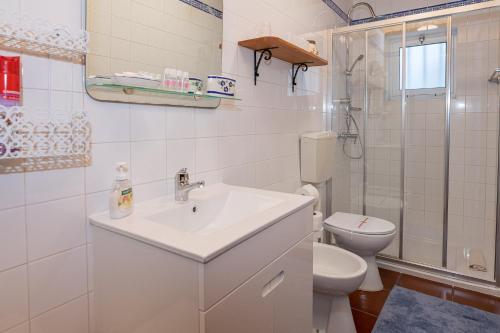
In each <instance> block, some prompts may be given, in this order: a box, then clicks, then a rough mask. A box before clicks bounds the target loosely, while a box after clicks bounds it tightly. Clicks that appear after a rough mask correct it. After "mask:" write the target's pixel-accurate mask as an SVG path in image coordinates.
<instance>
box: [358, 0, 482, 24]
mask: <svg viewBox="0 0 500 333" xmlns="http://www.w3.org/2000/svg"><path fill="white" fill-rule="evenodd" d="M487 1H492V0H461V1H454V2H448V3H443V4H441V5H434V6H429V7H422V8H415V9H409V10H404V11H400V12H395V13H389V14H384V15H380V16H377V18H375V19H371V18H366V19H360V20H354V21H352V25H355V24H363V23H368V22H373V21H381V20H387V19H391V18H396V17H403V16H409V15H415V14H422V13H427V12H434V11H436V10H441V9H449V8H454V7H461V6H466V5H472V4H476V3H481V2H487Z"/></svg>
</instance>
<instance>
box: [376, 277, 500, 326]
mask: <svg viewBox="0 0 500 333" xmlns="http://www.w3.org/2000/svg"><path fill="white" fill-rule="evenodd" d="M373 332H374V333H402V332H408V333H476V332H477V333H499V332H500V316H499V315H496V314H493V313H489V312H486V311H482V310H478V309H476V308H472V307H470V306H466V305H461V304H457V303H453V302H450V301H445V300H442V299H440V298H437V297H433V296H427V295H424V294H421V293H419V292H416V291H413V290H408V289H405V288H401V287H398V286H396V287H394V289H392V291H391V294H390V295H389V298H388V299H387V301H386V302H385V305H384V308H383V309H382V312H381V313H380V316H379V317H378V320H377V323H376V324H375V328H374V329H373Z"/></svg>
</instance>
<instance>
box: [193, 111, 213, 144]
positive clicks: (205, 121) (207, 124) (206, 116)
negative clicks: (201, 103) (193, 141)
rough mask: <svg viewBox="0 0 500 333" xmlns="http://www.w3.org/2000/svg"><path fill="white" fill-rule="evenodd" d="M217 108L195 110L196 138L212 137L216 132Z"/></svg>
mask: <svg viewBox="0 0 500 333" xmlns="http://www.w3.org/2000/svg"><path fill="white" fill-rule="evenodd" d="M218 112H219V111H218V110H210V109H208V110H205V109H203V110H196V112H195V114H194V121H195V133H196V137H198V138H205V137H213V136H217V134H218V127H217V125H218V122H217V120H218V118H217V114H218Z"/></svg>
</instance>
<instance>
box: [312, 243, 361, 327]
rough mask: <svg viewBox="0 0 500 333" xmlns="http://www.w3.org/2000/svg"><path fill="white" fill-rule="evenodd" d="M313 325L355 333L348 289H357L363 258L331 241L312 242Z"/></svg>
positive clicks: (359, 282)
mask: <svg viewBox="0 0 500 333" xmlns="http://www.w3.org/2000/svg"><path fill="white" fill-rule="evenodd" d="M313 253H314V259H313V273H314V277H313V281H314V282H313V285H314V310H313V313H314V328H315V329H316V330H325V331H326V333H333V332H335V333H356V328H355V326H354V320H353V317H352V312H351V306H350V303H349V293H351V292H353V291H355V290H356V289H358V287H359V285H360V284H361V283H362V282H363V279H364V277H365V274H366V269H367V265H366V262H365V261H364V260H363V259H362V258H361V257H359V256H358V255H356V254H354V253H352V252H349V251H346V250H344V249H341V248H339V247H337V246H334V245H327V244H322V243H314V244H313Z"/></svg>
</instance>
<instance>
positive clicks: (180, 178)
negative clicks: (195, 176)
mask: <svg viewBox="0 0 500 333" xmlns="http://www.w3.org/2000/svg"><path fill="white" fill-rule="evenodd" d="M203 186H205V181H204V180H201V181H199V182H196V183H193V184H190V183H189V173H188V171H187V168H182V169H180V170H179V171H178V172H177V173H176V174H175V201H176V202H184V201H188V199H189V192H191V191H192V190H194V189H197V188H202V187H203Z"/></svg>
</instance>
